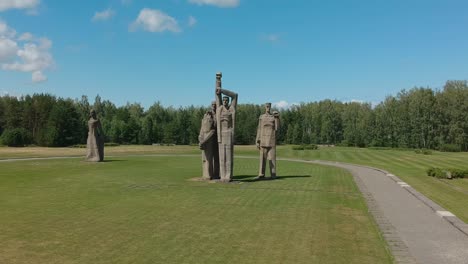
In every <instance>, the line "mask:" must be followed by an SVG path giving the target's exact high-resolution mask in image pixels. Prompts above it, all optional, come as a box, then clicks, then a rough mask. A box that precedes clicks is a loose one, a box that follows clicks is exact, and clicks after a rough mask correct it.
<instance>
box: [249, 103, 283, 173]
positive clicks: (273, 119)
mask: <svg viewBox="0 0 468 264" xmlns="http://www.w3.org/2000/svg"><path fill="white" fill-rule="evenodd" d="M270 111H271V103H266V104H265V114H263V115H261V116H260V118H259V120H258V128H257V139H256V140H255V141H256V143H257V148H258V149H259V150H260V169H259V172H258V178H259V179H262V178H265V167H266V161H267V160H268V161H269V163H270V175H271V178H275V177H276V131H278V129H279V125H280V121H279V113H278V112H276V111H275V112H273V114H271V112H270Z"/></svg>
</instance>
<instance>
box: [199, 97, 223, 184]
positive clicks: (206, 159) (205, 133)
mask: <svg viewBox="0 0 468 264" xmlns="http://www.w3.org/2000/svg"><path fill="white" fill-rule="evenodd" d="M198 142H199V143H198V144H199V146H200V149H201V150H202V167H203V177H202V178H203V179H204V180H214V179H219V152H218V136H217V131H216V102H215V101H213V102H212V103H211V109H210V110H208V111H207V112H206V113H205V115H204V116H203V119H202V122H201V127H200V134H199V136H198Z"/></svg>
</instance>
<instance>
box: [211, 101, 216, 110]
mask: <svg viewBox="0 0 468 264" xmlns="http://www.w3.org/2000/svg"><path fill="white" fill-rule="evenodd" d="M211 111H213V112H216V101H211Z"/></svg>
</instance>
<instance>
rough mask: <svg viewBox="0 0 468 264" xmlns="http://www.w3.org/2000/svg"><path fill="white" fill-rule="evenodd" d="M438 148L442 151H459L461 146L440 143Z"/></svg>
mask: <svg viewBox="0 0 468 264" xmlns="http://www.w3.org/2000/svg"><path fill="white" fill-rule="evenodd" d="M439 150H440V151H443V152H460V151H461V146H460V145H457V144H442V145H440V147H439Z"/></svg>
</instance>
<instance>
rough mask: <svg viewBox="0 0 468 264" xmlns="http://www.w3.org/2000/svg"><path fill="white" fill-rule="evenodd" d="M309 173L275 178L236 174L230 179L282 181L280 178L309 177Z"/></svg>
mask: <svg viewBox="0 0 468 264" xmlns="http://www.w3.org/2000/svg"><path fill="white" fill-rule="evenodd" d="M310 177H312V176H310V175H284V176H280V175H279V176H276V177H275V178H270V177H269V176H266V177H264V178H258V176H256V175H237V176H234V177H232V181H234V182H260V181H282V180H289V179H294V178H310Z"/></svg>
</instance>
